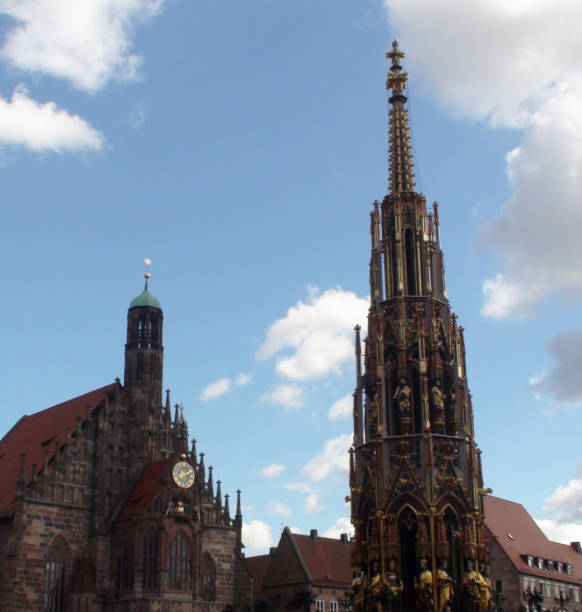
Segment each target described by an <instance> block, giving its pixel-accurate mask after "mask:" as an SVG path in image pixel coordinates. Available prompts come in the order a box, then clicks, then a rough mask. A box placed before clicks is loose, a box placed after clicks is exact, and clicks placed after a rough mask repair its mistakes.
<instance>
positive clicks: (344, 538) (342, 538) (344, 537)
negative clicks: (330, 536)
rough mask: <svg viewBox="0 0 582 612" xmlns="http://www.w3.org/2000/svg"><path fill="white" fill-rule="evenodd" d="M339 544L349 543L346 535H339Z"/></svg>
mask: <svg viewBox="0 0 582 612" xmlns="http://www.w3.org/2000/svg"><path fill="white" fill-rule="evenodd" d="M340 542H341V543H342V544H347V543H348V542H349V540H348V534H347V533H340Z"/></svg>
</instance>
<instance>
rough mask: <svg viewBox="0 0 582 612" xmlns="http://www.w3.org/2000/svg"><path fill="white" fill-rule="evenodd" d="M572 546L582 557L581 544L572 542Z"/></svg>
mask: <svg viewBox="0 0 582 612" xmlns="http://www.w3.org/2000/svg"><path fill="white" fill-rule="evenodd" d="M570 546H571V547H572V548H573V549H574V550H575V551H576V552H577V553H578V554H579V555H582V546H580V542H570Z"/></svg>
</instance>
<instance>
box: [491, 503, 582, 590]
mask: <svg viewBox="0 0 582 612" xmlns="http://www.w3.org/2000/svg"><path fill="white" fill-rule="evenodd" d="M484 506H485V523H486V525H487V527H488V528H489V531H490V532H491V534H492V536H493V538H494V540H495V541H496V542H497V543H498V544H499V545H500V546H501V548H502V549H503V551H504V552H505V554H506V555H507V556H508V557H509V560H510V561H511V562H512V563H513V565H514V566H515V568H516V569H517V571H518V572H520V573H522V574H529V575H531V576H539V577H540V578H546V579H548V580H559V581H560V582H570V583H576V584H580V583H581V582H582V555H581V554H580V553H577V552H576V551H575V550H574V548H573V547H572V546H568V545H567V544H560V543H558V542H552V541H551V540H549V539H548V538H547V537H546V536H545V534H544V532H543V531H542V530H541V529H540V528H539V527H538V525H537V523H536V522H535V521H534V520H533V518H532V517H531V516H530V515H529V513H528V512H527V510H526V509H525V508H524V507H523V506H522V505H521V504H518V503H515V502H512V501H508V500H506V499H501V498H500V497H493V496H492V495H487V496H485V497H484ZM528 556H530V557H532V560H534V561H535V560H536V559H543V560H544V569H541V568H539V567H537V566H536V564H535V562H534V563H532V566H533V567H532V566H530V565H528V562H527V557H528ZM547 561H553V562H554V569H553V571H552V570H550V569H548V568H547ZM556 562H560V563H562V564H563V565H564V566H565V565H566V564H567V563H569V564H570V565H571V566H572V576H569V575H568V574H567V573H566V568H565V567H564V568H563V571H562V572H561V573H559V572H557V570H556V565H555V563H556Z"/></svg>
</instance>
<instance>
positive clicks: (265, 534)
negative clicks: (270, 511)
mask: <svg viewBox="0 0 582 612" xmlns="http://www.w3.org/2000/svg"><path fill="white" fill-rule="evenodd" d="M242 539H243V543H244V545H245V548H247V549H251V550H258V549H266V548H269V547H271V546H274V545H275V543H274V542H273V536H272V535H271V527H270V525H268V524H267V523H264V522H263V521H251V522H250V523H245V522H244V521H243V526H242Z"/></svg>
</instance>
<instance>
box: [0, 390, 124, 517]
mask: <svg viewBox="0 0 582 612" xmlns="http://www.w3.org/2000/svg"><path fill="white" fill-rule="evenodd" d="M115 385H116V383H113V384H111V385H107V386H106V387H101V388H100V389H96V390H95V391H90V392H89V393H85V394H84V395H80V396H79V397H75V398H73V399H70V400H68V401H66V402H63V403H62V404H57V405H56V406H52V407H51V408H47V409H46V410H41V411H40V412H36V413H35V414H31V415H25V416H23V417H22V418H21V419H20V420H19V421H18V422H17V423H16V425H14V427H13V428H12V429H11V430H10V431H9V432H8V433H7V434H6V435H5V436H4V437H3V438H2V440H0V516H2V515H5V514H8V513H10V512H11V506H12V504H13V502H14V498H15V496H16V482H17V480H18V477H19V473H20V468H21V454H22V453H25V457H24V469H25V482H26V483H28V482H30V478H31V476H32V466H33V465H34V464H36V466H37V471H40V470H41V469H42V467H43V465H44V456H45V451H46V452H48V459H49V460H50V459H51V458H52V457H53V456H54V453H55V442H58V443H59V445H63V444H65V443H66V442H67V428H70V429H71V431H74V430H75V429H76V428H77V419H78V418H81V419H83V420H85V418H86V416H87V406H91V407H92V408H95V407H96V406H98V405H99V403H100V402H101V401H102V400H103V399H105V394H106V393H107V392H108V391H112V390H113V388H114V387H115Z"/></svg>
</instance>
